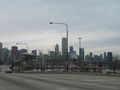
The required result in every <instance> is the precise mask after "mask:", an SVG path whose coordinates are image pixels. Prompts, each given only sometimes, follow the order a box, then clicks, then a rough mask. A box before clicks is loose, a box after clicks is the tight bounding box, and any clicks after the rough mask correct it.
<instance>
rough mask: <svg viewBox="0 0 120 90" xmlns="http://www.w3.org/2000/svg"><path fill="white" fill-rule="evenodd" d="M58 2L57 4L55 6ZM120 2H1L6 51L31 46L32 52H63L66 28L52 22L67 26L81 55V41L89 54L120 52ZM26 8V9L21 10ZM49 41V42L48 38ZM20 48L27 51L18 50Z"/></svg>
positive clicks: (72, 43) (0, 22) (35, 0)
mask: <svg viewBox="0 0 120 90" xmlns="http://www.w3.org/2000/svg"><path fill="white" fill-rule="evenodd" d="M53 2H54V3H53ZM119 2H120V1H118V0H114V1H113V0H102V1H100V0H91V1H89V0H85V1H83V0H79V1H77V0H76V1H73V0H71V1H68V0H66V1H64V0H60V1H58V0H57V1H55V0H51V1H49V0H34V1H33V0H25V1H24V0H21V1H14V0H12V1H9V0H4V1H3V0H0V6H1V8H0V13H1V15H0V19H1V21H0V31H1V33H0V36H1V40H0V41H1V42H2V43H3V46H4V47H7V48H10V47H11V46H14V45H16V43H17V42H23V43H24V42H25V43H28V44H29V49H30V50H33V49H37V50H39V49H42V50H43V51H45V52H46V51H47V50H49V49H50V50H54V46H55V45H56V43H58V44H59V46H60V50H61V38H62V37H65V35H66V34H65V27H64V26H61V25H49V22H50V21H55V22H63V23H67V24H68V26H69V46H71V45H72V46H73V47H74V48H75V50H76V51H77V53H78V50H79V49H78V48H79V46H78V44H79V42H78V38H79V37H82V38H83V39H82V47H83V48H85V53H89V52H95V53H101V52H104V51H112V52H114V53H118V54H119V48H120V41H119V39H120V36H119V34H120V31H119V29H120V27H119V23H120V20H119V19H120V17H119V15H120V13H119V8H120V4H119ZM21 6H22V7H21ZM46 37H47V38H46ZM18 47H19V48H26V47H25V46H24V45H23V46H18Z"/></svg>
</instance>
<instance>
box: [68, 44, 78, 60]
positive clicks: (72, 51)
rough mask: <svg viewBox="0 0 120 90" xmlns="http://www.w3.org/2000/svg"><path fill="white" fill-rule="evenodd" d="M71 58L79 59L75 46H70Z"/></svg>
mask: <svg viewBox="0 0 120 90" xmlns="http://www.w3.org/2000/svg"><path fill="white" fill-rule="evenodd" d="M69 51H70V52H69V58H70V59H77V55H76V51H74V48H73V46H70V50H69Z"/></svg>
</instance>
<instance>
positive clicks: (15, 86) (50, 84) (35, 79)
mask: <svg viewBox="0 0 120 90" xmlns="http://www.w3.org/2000/svg"><path fill="white" fill-rule="evenodd" d="M0 90H120V77H105V76H93V75H92V76H91V75H68V74H14V73H13V74H5V73H0Z"/></svg>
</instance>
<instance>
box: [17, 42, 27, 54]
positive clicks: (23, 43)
mask: <svg viewBox="0 0 120 90" xmlns="http://www.w3.org/2000/svg"><path fill="white" fill-rule="evenodd" d="M16 44H17V45H19V44H23V45H26V47H27V54H28V44H27V43H16Z"/></svg>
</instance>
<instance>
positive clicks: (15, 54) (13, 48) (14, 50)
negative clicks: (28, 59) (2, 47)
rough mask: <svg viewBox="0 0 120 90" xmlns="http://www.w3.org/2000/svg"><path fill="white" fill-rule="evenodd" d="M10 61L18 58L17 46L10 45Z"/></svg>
mask: <svg viewBox="0 0 120 90" xmlns="http://www.w3.org/2000/svg"><path fill="white" fill-rule="evenodd" d="M11 52H12V62H13V63H15V62H16V60H17V58H18V47H17V46H12V51H11Z"/></svg>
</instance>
